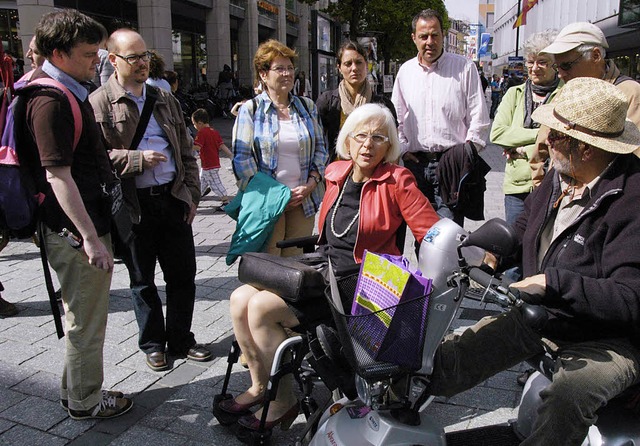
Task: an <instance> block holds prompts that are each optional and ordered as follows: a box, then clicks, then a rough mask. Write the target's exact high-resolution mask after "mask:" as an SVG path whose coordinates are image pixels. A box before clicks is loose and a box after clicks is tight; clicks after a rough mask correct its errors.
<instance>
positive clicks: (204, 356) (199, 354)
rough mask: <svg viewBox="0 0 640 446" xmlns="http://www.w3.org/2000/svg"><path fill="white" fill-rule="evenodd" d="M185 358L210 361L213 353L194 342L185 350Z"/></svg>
mask: <svg viewBox="0 0 640 446" xmlns="http://www.w3.org/2000/svg"><path fill="white" fill-rule="evenodd" d="M187 358H189V359H191V360H192V361H198V362H205V361H211V358H213V355H212V354H211V352H210V351H209V350H207V349H206V348H205V347H204V345H202V344H195V345H194V346H193V347H191V348H190V349H189V351H188V352H187Z"/></svg>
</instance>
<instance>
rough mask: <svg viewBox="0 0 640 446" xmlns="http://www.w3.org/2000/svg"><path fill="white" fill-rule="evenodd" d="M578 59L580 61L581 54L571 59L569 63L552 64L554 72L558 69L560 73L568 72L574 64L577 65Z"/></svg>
mask: <svg viewBox="0 0 640 446" xmlns="http://www.w3.org/2000/svg"><path fill="white" fill-rule="evenodd" d="M580 59H582V54H580V55H579V56H578V57H576V58H575V59H573V60H572V61H571V62H562V63H554V64H553V65H552V67H553V69H554V70H556V71H558V69H560V70H562V71H569V70H570V69H571V68H572V67H573V66H574V65H575V64H577V63H578V61H579V60H580Z"/></svg>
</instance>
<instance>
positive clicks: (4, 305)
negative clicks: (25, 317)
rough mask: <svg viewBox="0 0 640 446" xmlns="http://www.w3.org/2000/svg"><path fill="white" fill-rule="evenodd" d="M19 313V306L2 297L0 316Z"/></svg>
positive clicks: (0, 298) (0, 300) (0, 299)
mask: <svg viewBox="0 0 640 446" xmlns="http://www.w3.org/2000/svg"><path fill="white" fill-rule="evenodd" d="M16 314H18V307H16V306H15V305H14V304H12V303H11V302H7V301H6V300H4V299H3V298H2V297H0V317H9V316H14V315H16Z"/></svg>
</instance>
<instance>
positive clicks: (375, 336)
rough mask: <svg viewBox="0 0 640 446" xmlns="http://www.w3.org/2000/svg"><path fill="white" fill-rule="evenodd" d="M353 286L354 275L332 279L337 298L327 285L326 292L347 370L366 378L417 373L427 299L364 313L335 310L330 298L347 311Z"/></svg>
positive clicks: (353, 291) (422, 298) (422, 341)
mask: <svg viewBox="0 0 640 446" xmlns="http://www.w3.org/2000/svg"><path fill="white" fill-rule="evenodd" d="M357 283H358V274H353V275H349V276H345V277H341V278H338V279H336V285H337V286H336V289H337V291H334V293H336V292H337V293H339V295H340V296H339V297H338V296H332V291H331V285H330V286H328V287H327V290H326V298H327V300H328V301H329V307H330V308H331V312H332V314H333V319H334V322H335V324H336V329H337V331H338V336H339V338H340V341H341V343H342V349H343V352H344V355H345V357H346V359H347V361H348V362H349V364H350V365H351V367H353V369H354V370H355V371H356V373H357V374H358V375H360V376H362V377H363V378H368V379H383V378H389V377H392V376H394V375H398V374H402V373H406V372H407V371H415V370H418V369H419V368H420V367H421V365H422V349H423V346H424V337H425V332H426V320H427V312H428V304H429V296H428V295H424V296H417V297H411V298H404V297H403V299H401V301H400V302H399V303H398V304H397V305H394V306H392V307H388V308H384V309H381V310H378V311H373V312H371V313H368V314H361V315H350V314H345V312H344V311H340V310H339V309H338V308H337V307H336V305H335V304H334V298H335V299H336V300H338V299H339V300H340V301H341V302H342V305H343V308H345V309H350V308H351V303H352V302H353V299H354V294H355V290H356V285H357ZM347 311H348V310H347ZM383 321H384V322H386V323H384V322H383Z"/></svg>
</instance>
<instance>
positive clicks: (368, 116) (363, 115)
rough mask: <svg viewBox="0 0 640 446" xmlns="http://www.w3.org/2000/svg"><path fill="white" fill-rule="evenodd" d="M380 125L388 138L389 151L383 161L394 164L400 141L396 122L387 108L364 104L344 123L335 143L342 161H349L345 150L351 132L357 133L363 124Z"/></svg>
mask: <svg viewBox="0 0 640 446" xmlns="http://www.w3.org/2000/svg"><path fill="white" fill-rule="evenodd" d="M365 122H366V123H370V122H374V123H380V127H384V128H386V129H387V135H388V136H389V145H390V146H389V150H387V153H386V154H385V156H384V161H386V162H388V163H392V162H395V161H396V160H397V159H398V158H399V157H400V140H399V139H398V130H397V129H396V120H395V119H394V117H393V115H392V114H391V112H390V111H389V109H388V108H387V107H385V106H384V105H380V104H364V105H361V106H360V107H358V108H356V109H355V110H354V111H352V112H351V114H350V115H349V116H348V117H347V120H346V121H345V122H344V124H343V126H342V129H340V133H338V139H337V141H336V152H337V153H338V156H339V157H340V158H342V159H345V160H348V159H351V154H350V153H349V150H348V149H347V145H346V139H347V138H348V137H349V134H350V133H352V132H357V131H358V129H359V128H360V127H361V126H362V125H363V124H364V123H365Z"/></svg>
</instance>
